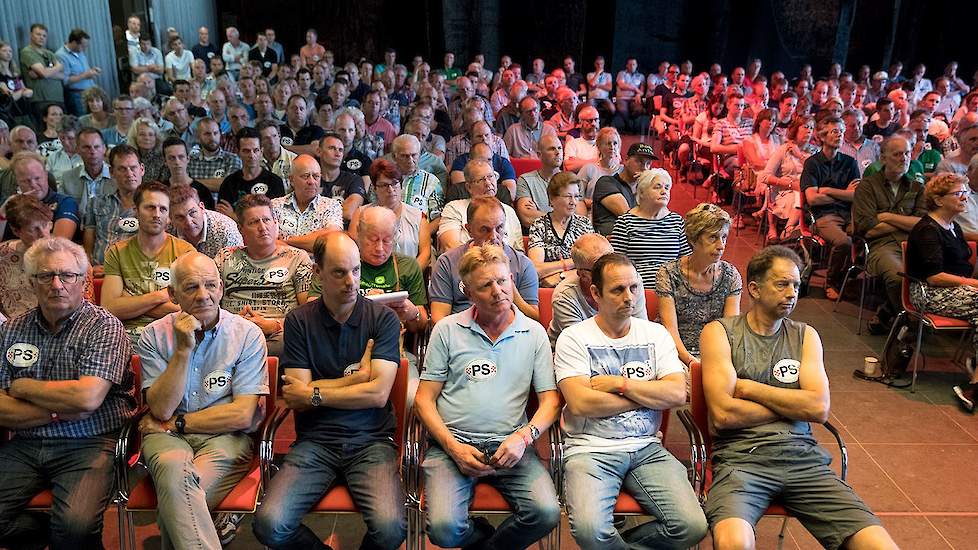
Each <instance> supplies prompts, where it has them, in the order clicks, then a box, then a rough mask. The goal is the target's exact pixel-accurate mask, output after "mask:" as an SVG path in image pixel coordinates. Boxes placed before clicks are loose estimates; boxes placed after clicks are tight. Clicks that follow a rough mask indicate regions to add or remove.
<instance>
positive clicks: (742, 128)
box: [710, 118, 754, 145]
mask: <svg viewBox="0 0 978 550" xmlns="http://www.w3.org/2000/svg"><path fill="white" fill-rule="evenodd" d="M753 131H754V121H753V120H751V119H749V118H741V119H740V121H739V122H731V121H730V119H728V118H721V119H720V120H717V122H716V124H715V125H714V126H713V134H712V135H711V136H710V143H713V144H716V145H739V144H740V143H743V141H744V140H745V139H747V138H749V137H750V136H751V134H752V133H753Z"/></svg>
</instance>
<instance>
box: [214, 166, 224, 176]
mask: <svg viewBox="0 0 978 550" xmlns="http://www.w3.org/2000/svg"><path fill="white" fill-rule="evenodd" d="M224 174H225V172H224V168H218V169H217V170H214V177H215V178H223V177H224Z"/></svg>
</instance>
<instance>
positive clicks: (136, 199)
mask: <svg viewBox="0 0 978 550" xmlns="http://www.w3.org/2000/svg"><path fill="white" fill-rule="evenodd" d="M116 147H119V146H118V145H117V146H116ZM112 151H113V152H114V151H115V149H113V150H112ZM146 193H162V194H164V195H166V198H167V200H170V188H168V187H167V186H165V185H163V184H162V183H160V182H158V181H150V182H146V183H143V184H140V186H139V187H137V188H136V193H135V194H134V195H133V196H132V202H133V203H134V204H135V205H136V208H139V205H140V203H142V202H143V195H145V194H146Z"/></svg>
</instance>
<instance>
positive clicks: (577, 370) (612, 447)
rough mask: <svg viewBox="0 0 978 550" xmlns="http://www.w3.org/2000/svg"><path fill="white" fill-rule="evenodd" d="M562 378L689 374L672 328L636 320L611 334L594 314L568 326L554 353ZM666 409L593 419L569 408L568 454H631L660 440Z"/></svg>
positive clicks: (566, 413) (566, 416) (565, 419)
mask: <svg viewBox="0 0 978 550" xmlns="http://www.w3.org/2000/svg"><path fill="white" fill-rule="evenodd" d="M554 371H555V375H556V378H557V382H558V383H559V382H560V381H562V380H564V379H567V378H574V377H578V376H582V377H586V379H587V380H588V384H590V379H591V378H592V377H594V376H602V375H611V376H623V377H625V378H627V379H629V380H637V381H651V380H661V379H663V378H665V377H666V376H669V375H671V374H676V373H682V372H684V369H683V363H682V362H681V361H680V360H679V355H678V354H677V353H676V344H675V342H673V339H672V336H670V335H669V331H667V330H666V329H665V327H663V326H662V325H660V324H658V323H653V322H651V321H644V320H641V319H632V320H631V326H630V327H629V329H628V334H626V335H625V336H623V337H621V338H611V337H609V336H608V335H606V334H605V333H604V332H603V331H602V330H601V328H600V327H598V324H597V321H595V319H594V317H591V318H590V319H587V320H586V321H583V322H581V323H579V324H577V325H574V326H572V327H569V328H567V329H565V330H564V331H563V332H562V333H561V334H560V337H559V338H557V348H556V351H555V353H554ZM661 423H662V411H661V410H656V409H650V408H648V407H639V408H637V409H634V410H631V411H625V412H622V413H619V414H616V415H614V416H607V417H602V418H591V417H587V416H578V415H575V414H573V413H572V412H571V411H570V410H569V409H568V408H567V407H564V412H563V417H562V422H561V427H562V428H563V430H564V434H565V435H564V437H565V440H564V441H565V442H566V444H567V451H566V452H567V456H572V455H575V454H577V453H587V452H594V453H608V452H613V453H631V452H635V451H637V450H639V449H641V448H643V447H645V446H646V445H649V444H650V443H653V442H658V441H659V438H658V437H657V436H656V432H658V431H659V426H660V424H661Z"/></svg>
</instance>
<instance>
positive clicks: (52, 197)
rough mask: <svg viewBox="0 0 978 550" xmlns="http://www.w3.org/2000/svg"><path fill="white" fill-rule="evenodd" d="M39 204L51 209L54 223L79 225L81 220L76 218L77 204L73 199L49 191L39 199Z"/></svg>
mask: <svg viewBox="0 0 978 550" xmlns="http://www.w3.org/2000/svg"><path fill="white" fill-rule="evenodd" d="M41 203H42V204H44V205H45V206H47V207H48V208H50V209H51V212H52V213H53V214H54V221H55V222H57V221H58V220H69V221H73V222H75V223H76V224H78V225H81V219H80V218H79V216H78V203H77V202H75V199H74V197H71V196H70V195H65V194H64V193H58V192H55V191H54V190H51V189H49V190H48V194H47V195H46V196H45V197H44V198H43V199H41Z"/></svg>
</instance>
